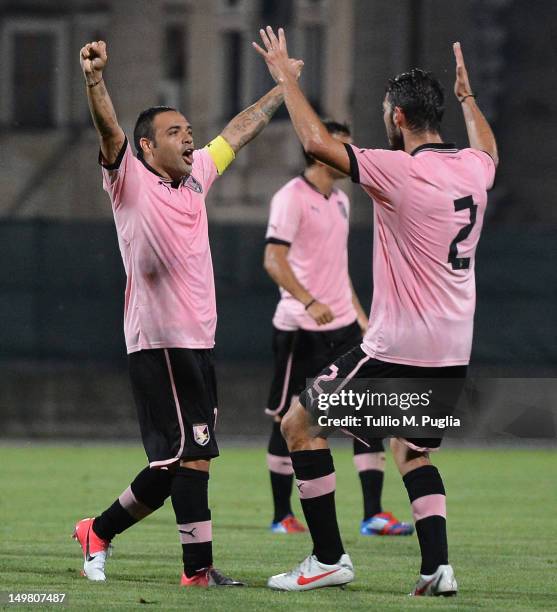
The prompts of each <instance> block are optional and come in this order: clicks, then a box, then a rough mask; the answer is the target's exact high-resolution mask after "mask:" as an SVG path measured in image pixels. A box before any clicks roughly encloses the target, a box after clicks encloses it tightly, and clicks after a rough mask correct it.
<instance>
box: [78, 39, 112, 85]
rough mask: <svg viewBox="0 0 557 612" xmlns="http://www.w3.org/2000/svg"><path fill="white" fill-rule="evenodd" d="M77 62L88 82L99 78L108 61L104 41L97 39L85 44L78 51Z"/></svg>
mask: <svg viewBox="0 0 557 612" xmlns="http://www.w3.org/2000/svg"><path fill="white" fill-rule="evenodd" d="M79 62H80V64H81V69H82V70H83V74H84V76H85V80H86V81H87V83H88V84H89V83H92V82H96V81H98V80H99V79H101V78H102V73H103V70H104V69H105V67H106V64H107V62H108V55H107V53H106V43H105V42H104V41H103V40H99V41H96V42H91V43H88V44H86V45H85V46H84V47H83V48H82V49H81V51H80V52H79Z"/></svg>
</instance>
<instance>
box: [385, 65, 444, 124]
mask: <svg viewBox="0 0 557 612" xmlns="http://www.w3.org/2000/svg"><path fill="white" fill-rule="evenodd" d="M386 94H387V101H388V102H389V103H390V105H391V107H392V109H393V110H394V109H395V107H396V106H398V107H399V108H401V109H402V110H403V111H404V115H405V117H406V120H407V121H408V127H410V129H412V130H415V131H417V132H423V131H426V130H427V131H430V132H439V131H440V130H441V120H442V119H443V113H444V112H445V106H444V104H445V94H444V92H443V87H442V85H441V83H440V82H439V81H438V80H437V79H436V78H435V76H433V74H432V73H431V72H426V71H425V70H421V69H420V68H412V70H410V71H409V72H403V73H402V74H399V75H398V76H396V77H394V79H390V80H389V83H388V85H387V91H386Z"/></svg>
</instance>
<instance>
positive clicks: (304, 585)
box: [267, 553, 354, 591]
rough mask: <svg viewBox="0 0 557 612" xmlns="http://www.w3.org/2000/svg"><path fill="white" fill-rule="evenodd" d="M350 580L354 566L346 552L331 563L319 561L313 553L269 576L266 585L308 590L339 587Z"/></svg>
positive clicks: (292, 589) (284, 588)
mask: <svg viewBox="0 0 557 612" xmlns="http://www.w3.org/2000/svg"><path fill="white" fill-rule="evenodd" d="M352 580H354V567H353V566H352V561H351V560H350V557H349V556H348V555H347V554H346V553H345V554H344V555H342V557H341V558H340V559H339V561H338V563H334V564H333V565H327V564H325V563H321V562H320V561H318V559H317V557H316V556H315V555H310V556H309V557H306V558H305V559H304V560H303V561H302V562H301V563H300V565H298V566H297V567H295V568H294V569H293V570H291V571H289V572H285V573H284V574H277V575H276V576H271V577H270V578H269V580H268V581H267V586H268V587H270V588H271V589H275V590H277V591H309V590H310V589H320V588H322V587H333V586H339V587H340V586H343V585H345V584H348V583H349V582H352Z"/></svg>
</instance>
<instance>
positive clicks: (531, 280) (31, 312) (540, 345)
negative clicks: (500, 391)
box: [0, 220, 557, 369]
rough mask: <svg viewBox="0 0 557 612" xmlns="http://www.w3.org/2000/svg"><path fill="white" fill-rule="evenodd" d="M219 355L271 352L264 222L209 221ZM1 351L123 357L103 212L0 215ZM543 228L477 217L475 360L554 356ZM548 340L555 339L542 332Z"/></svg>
mask: <svg viewBox="0 0 557 612" xmlns="http://www.w3.org/2000/svg"><path fill="white" fill-rule="evenodd" d="M211 245H212V251H213V259H214V267H215V275H216V285H217V298H218V310H219V323H218V332H217V355H218V358H219V359H220V360H221V361H229V360H234V361H243V362H250V361H253V362H255V361H256V362H260V363H261V362H268V361H270V352H269V346H270V329H271V328H270V321H271V318H272V314H273V310H274V307H275V305H276V302H277V297H278V293H277V290H276V287H275V285H274V284H273V283H272V282H271V281H270V279H269V278H268V277H267V275H266V273H265V272H264V271H263V269H262V265H261V262H262V254H263V246H264V228H262V227H261V226H246V225H229V224H213V225H212V227H211ZM371 249H372V242H371V228H366V227H357V228H354V229H353V231H352V232H351V238H350V262H351V275H352V278H353V282H354V284H355V287H356V288H357V290H358V293H359V295H360V296H361V300H362V303H363V304H364V307H365V308H366V309H368V308H369V305H370V300H371V292H372V275H371ZM0 259H1V260H2V261H3V262H5V265H3V266H1V267H0V319H1V321H2V325H1V326H0V359H2V360H4V361H9V360H15V359H17V360H27V361H29V360H34V361H43V362H48V361H52V360H58V361H70V362H74V363H75V362H99V361H108V362H113V363H115V362H121V361H122V355H123V354H124V352H125V346H124V339H123V332H122V317H123V290H124V273H123V267H122V263H121V259H120V253H119V251H118V244H117V240H116V233H115V230H114V227H113V224H112V223H111V222H109V221H106V222H105V221H101V222H60V221H54V222H53V221H44V220H33V221H3V222H1V223H0ZM556 261H557V247H556V241H555V240H554V233H553V231H550V230H546V229H543V228H539V227H538V228H534V227H529V228H528V227H527V228H524V229H519V228H509V227H504V228H501V227H499V226H497V225H496V224H490V223H489V222H488V223H487V227H486V228H485V230H484V233H483V235H482V239H481V243H480V247H479V250H478V255H477V264H476V276H477V284H478V289H477V292H478V301H477V315H476V334H475V341H474V353H473V361H474V362H475V363H477V364H479V365H497V366H500V367H504V366H509V367H510V366H512V367H521V368H524V369H528V368H531V367H535V366H539V367H542V366H549V367H550V366H552V365H553V366H557V342H556V341H555V340H557V317H556V316H555V314H556V311H555V305H556V304H557V272H556V266H555V262H556ZM551 339H553V341H551Z"/></svg>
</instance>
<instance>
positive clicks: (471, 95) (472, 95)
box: [460, 93, 476, 104]
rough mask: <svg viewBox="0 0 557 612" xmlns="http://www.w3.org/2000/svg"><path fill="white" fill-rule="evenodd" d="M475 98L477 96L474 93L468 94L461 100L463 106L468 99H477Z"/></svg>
mask: <svg viewBox="0 0 557 612" xmlns="http://www.w3.org/2000/svg"><path fill="white" fill-rule="evenodd" d="M475 97H476V94H474V93H470V94H466V95H465V96H463V97H462V98H460V103H461V104H462V103H463V102H464V100H466V98H475Z"/></svg>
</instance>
